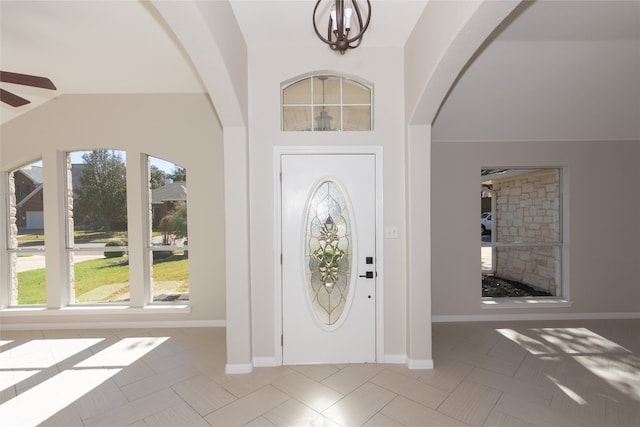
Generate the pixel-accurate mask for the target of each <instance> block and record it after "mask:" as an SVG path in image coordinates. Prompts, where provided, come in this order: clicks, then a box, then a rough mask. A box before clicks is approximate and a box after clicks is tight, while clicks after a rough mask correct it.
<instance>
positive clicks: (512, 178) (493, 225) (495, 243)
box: [480, 168, 563, 298]
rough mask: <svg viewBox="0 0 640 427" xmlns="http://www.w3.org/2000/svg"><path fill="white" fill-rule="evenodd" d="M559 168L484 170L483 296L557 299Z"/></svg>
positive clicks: (559, 292)
mask: <svg viewBox="0 0 640 427" xmlns="http://www.w3.org/2000/svg"><path fill="white" fill-rule="evenodd" d="M561 172H562V170H561V169H559V168H531V169H524V168H483V169H482V172H481V206H482V209H481V212H480V231H481V253H482V258H481V265H482V296H483V297H487V298H489V297H491V298H501V297H542V298H544V297H559V296H562V251H563V232H562V180H561V178H562V173H561Z"/></svg>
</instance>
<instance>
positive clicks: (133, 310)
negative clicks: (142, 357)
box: [0, 304, 191, 317]
mask: <svg viewBox="0 0 640 427" xmlns="http://www.w3.org/2000/svg"><path fill="white" fill-rule="evenodd" d="M190 312H191V307H190V306H189V305H187V304H179V305H178V304H175V305H160V304H154V305H148V306H146V307H128V306H123V305H105V306H96V305H91V306H72V307H62V308H47V307H9V308H3V309H1V310H0V316H2V317H21V316H66V315H87V314H100V315H111V314H112V315H122V314H153V313H161V314H172V313H179V314H185V313H190Z"/></svg>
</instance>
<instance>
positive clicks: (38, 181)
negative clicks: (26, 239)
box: [13, 166, 44, 230]
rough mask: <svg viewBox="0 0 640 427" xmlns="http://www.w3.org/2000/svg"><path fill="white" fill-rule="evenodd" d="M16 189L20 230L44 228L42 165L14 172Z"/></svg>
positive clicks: (17, 221) (17, 216) (17, 223)
mask: <svg viewBox="0 0 640 427" xmlns="http://www.w3.org/2000/svg"><path fill="white" fill-rule="evenodd" d="M13 176H14V180H15V189H16V225H17V227H18V230H24V229H28V230H42V229H44V208H43V197H42V189H43V185H42V167H40V166H31V167H30V168H28V169H20V170H18V171H16V172H14V174H13Z"/></svg>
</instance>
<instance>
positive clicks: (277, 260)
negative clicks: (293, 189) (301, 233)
mask: <svg viewBox="0 0 640 427" xmlns="http://www.w3.org/2000/svg"><path fill="white" fill-rule="evenodd" d="M314 154H336V155H353V154H370V155H373V156H374V157H375V168H376V170H375V180H376V182H375V184H376V218H375V229H376V243H375V246H376V272H377V273H378V275H377V277H376V362H377V363H382V362H383V361H384V310H383V308H384V254H383V246H384V245H383V236H384V234H383V231H384V230H383V224H384V221H383V191H382V188H383V187H382V185H383V181H382V155H383V149H382V147H379V146H341V147H288V146H276V147H274V148H273V188H274V191H273V206H274V215H273V218H274V224H273V230H274V234H273V242H274V252H273V266H274V268H273V270H274V282H273V283H274V308H275V309H274V348H275V362H276V364H277V365H282V362H283V360H282V341H281V336H282V264H281V254H282V203H281V202H282V194H281V191H282V187H281V182H280V172H281V170H282V168H281V162H280V159H281V157H282V156H284V155H314Z"/></svg>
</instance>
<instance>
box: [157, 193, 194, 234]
mask: <svg viewBox="0 0 640 427" xmlns="http://www.w3.org/2000/svg"><path fill="white" fill-rule="evenodd" d="M180 201H185V202H186V201H187V183H186V182H171V183H169V184H165V185H163V186H162V187H158V188H155V189H153V190H151V206H152V209H153V228H154V229H155V228H157V227H158V224H159V223H160V220H161V219H162V218H164V217H165V216H166V215H167V214H168V213H169V212H171V210H172V209H173V206H174V205H175V204H176V202H180Z"/></svg>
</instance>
